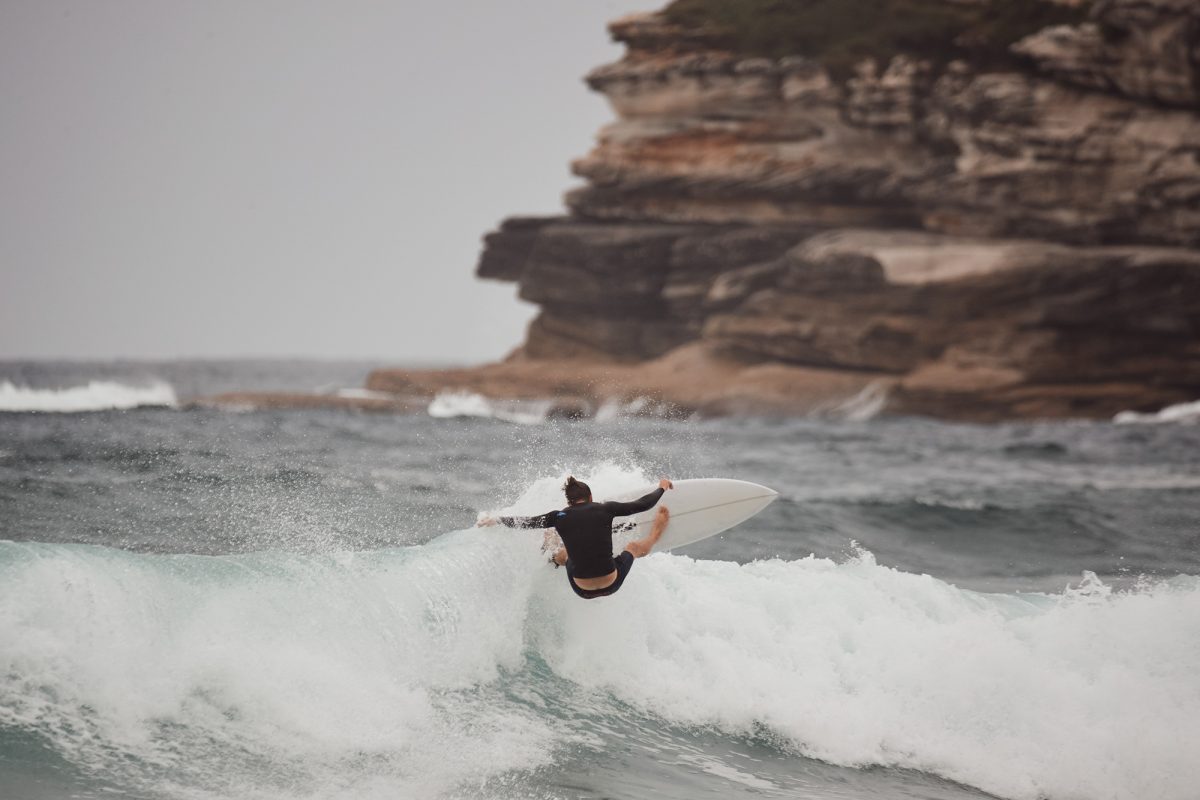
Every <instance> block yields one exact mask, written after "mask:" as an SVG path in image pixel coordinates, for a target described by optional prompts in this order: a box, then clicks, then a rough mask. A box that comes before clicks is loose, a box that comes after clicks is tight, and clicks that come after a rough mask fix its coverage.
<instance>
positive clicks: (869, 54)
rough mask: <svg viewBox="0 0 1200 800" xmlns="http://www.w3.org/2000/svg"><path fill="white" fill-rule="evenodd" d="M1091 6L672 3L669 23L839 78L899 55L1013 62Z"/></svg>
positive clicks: (869, 0) (765, 0)
mask: <svg viewBox="0 0 1200 800" xmlns="http://www.w3.org/2000/svg"><path fill="white" fill-rule="evenodd" d="M1087 5H1088V4H1087V3H1086V2H1081V3H1077V4H1075V5H1074V6H1066V5H1062V4H1058V3H1053V2H1048V0H958V1H957V2H955V0H674V2H672V3H671V4H670V5H669V6H667V8H666V9H665V11H664V13H665V15H666V17H667V19H669V20H670V21H671V22H674V23H675V24H677V25H681V26H683V27H685V28H687V29H689V30H692V31H697V32H703V35H704V38H705V39H706V40H707V41H708V42H709V43H711V44H712V45H714V46H717V47H721V48H724V49H728V50H733V51H735V52H737V53H740V54H743V55H747V56H766V57H769V58H778V57H781V56H785V55H804V56H809V57H811V58H815V59H818V60H819V61H821V62H823V63H824V64H825V65H826V67H828V69H829V70H830V72H831V73H833V74H834V75H836V76H841V77H845V76H847V75H849V74H850V72H851V70H852V69H853V67H854V65H855V64H856V63H857V62H859V61H861V60H863V59H866V58H874V59H876V60H878V61H880V62H881V63H886V62H887V61H889V60H891V58H892V56H894V55H897V54H898V53H912V54H914V55H917V56H920V57H923V58H928V59H931V60H933V61H937V62H945V61H949V60H952V59H956V58H963V59H967V60H969V61H972V62H974V63H976V64H978V65H980V66H986V67H1003V66H1009V65H1012V64H1013V63H1015V57H1014V56H1013V55H1012V54H1011V53H1010V52H1009V49H1008V48H1009V45H1011V44H1012V43H1013V42H1016V41H1018V40H1019V39H1021V38H1023V37H1025V36H1027V35H1028V34H1031V33H1034V32H1035V31H1038V30H1041V29H1042V28H1044V27H1047V26H1050V25H1061V24H1068V23H1078V22H1081V21H1082V20H1083V19H1084V18H1085V17H1086V16H1087Z"/></svg>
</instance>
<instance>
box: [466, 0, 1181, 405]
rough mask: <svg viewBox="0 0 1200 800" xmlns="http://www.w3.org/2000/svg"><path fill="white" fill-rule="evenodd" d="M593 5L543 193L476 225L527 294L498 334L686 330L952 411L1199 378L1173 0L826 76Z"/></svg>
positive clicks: (621, 338)
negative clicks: (595, 109)
mask: <svg viewBox="0 0 1200 800" xmlns="http://www.w3.org/2000/svg"><path fill="white" fill-rule="evenodd" d="M611 29H612V32H613V35H614V36H615V37H616V38H617V39H619V40H621V41H623V42H624V43H625V44H626V45H627V54H626V55H625V57H624V58H623V59H622V60H621V61H619V62H617V63H615V64H611V65H608V66H604V67H600V68H599V69H597V70H595V71H594V72H592V73H591V74H590V75H589V76H588V78H587V82H588V84H589V85H590V86H591V87H592V88H593V89H595V90H597V91H599V92H602V93H603V94H604V95H605V96H606V97H607V98H608V99H609V101H610V102H611V104H612V107H613V109H614V111H615V112H616V115H617V119H616V121H615V122H613V123H612V124H611V125H609V126H608V127H606V128H605V129H604V130H602V131H601V132H600V135H599V137H598V142H597V144H596V147H595V148H594V149H593V150H592V152H591V153H589V154H588V155H586V156H585V157H583V158H581V159H579V160H578V161H577V162H576V163H575V164H574V170H575V172H576V173H577V174H578V175H579V176H581V177H582V178H584V179H585V180H586V182H587V183H586V185H585V186H584V187H583V188H581V189H578V190H576V191H574V192H572V193H570V194H569V196H568V198H567V206H568V209H569V214H568V215H566V216H564V217H560V218H553V219H514V220H510V221H508V222H506V223H505V224H504V225H503V226H501V228H500V230H499V231H498V232H496V233H493V234H491V235H489V236H488V237H487V240H486V248H485V251H484V254H483V257H482V259H481V262H480V266H479V274H480V275H481V276H482V277H488V278H498V279H502V280H513V281H517V282H518V283H519V284H520V294H521V296H522V297H523V298H525V299H527V300H529V301H531V302H534V303H537V304H539V305H541V307H542V311H541V313H540V315H539V316H538V318H537V319H536V320H535V322H534V323H533V324H532V325H531V327H530V330H529V335H528V339H527V341H526V343H525V344H524V346H523V347H522V348H521V349H520V351H519V352H518V353H517V354H516V356H515V358H516V359H518V360H526V361H529V360H533V361H536V360H538V359H546V358H572V357H580V356H582V357H585V358H587V359H588V360H590V361H592V362H601V361H611V362H641V361H645V360H647V359H654V358H658V357H663V356H664V355H667V354H669V353H671V352H673V351H674V350H675V349H676V348H679V347H681V346H683V345H687V346H688V347H689V348H696V347H700V348H703V349H705V350H706V351H707V352H709V353H710V354H713V355H714V356H715V357H719V358H724V359H733V360H734V361H735V362H736V363H741V364H744V365H760V366H761V365H770V364H778V365H786V366H788V367H796V368H804V369H815V370H821V371H834V372H837V371H842V372H846V373H853V374H855V375H859V376H862V377H864V378H877V379H878V380H879V381H881V384H880V385H886V386H887V387H889V389H890V394H889V399H888V409H889V410H891V411H895V412H902V413H925V414H935V415H942V416H953V417H962V418H976V419H998V418H1004V417H1009V416H1064V415H1087V416H1095V415H1099V416H1103V415H1110V414H1113V413H1115V412H1117V411H1119V410H1122V409H1125V408H1141V409H1145V408H1155V407H1160V406H1163V405H1167V404H1170V403H1173V402H1179V401H1182V400H1190V399H1193V398H1195V397H1197V396H1200V252H1198V251H1197V248H1198V247H1200V114H1198V113H1197V112H1198V110H1200V3H1196V2H1194V0H1099V1H1098V2H1096V3H1094V4H1093V6H1092V9H1091V13H1090V17H1089V20H1088V21H1087V22H1085V23H1084V24H1082V25H1078V26H1060V27H1054V28H1049V29H1045V30H1042V31H1040V32H1038V33H1035V34H1034V35H1032V36H1029V37H1027V38H1025V39H1024V40H1022V41H1019V42H1017V43H1016V44H1015V45H1014V46H1013V48H1012V50H1013V52H1015V53H1016V54H1018V55H1019V56H1021V57H1023V58H1024V59H1027V63H1028V67H1027V68H1026V69H1025V70H1018V71H1007V72H977V71H974V70H973V69H972V68H970V67H968V66H967V65H966V64H964V63H961V62H955V63H950V64H941V65H938V64H934V63H931V62H928V61H924V60H922V59H921V57H920V54H911V55H901V56H897V57H895V58H894V59H892V60H891V61H890V63H888V64H885V65H875V64H872V63H870V62H864V63H863V64H861V65H860V66H859V68H858V69H857V71H856V74H855V75H854V76H853V77H851V78H850V79H849V80H846V81H837V80H835V79H833V78H832V77H831V76H830V74H829V73H828V71H827V70H826V69H825V68H824V67H823V66H822V65H821V64H819V63H816V62H814V61H812V60H809V59H806V58H804V57H803V55H802V54H801V55H797V56H793V57H786V58H782V59H764V58H744V57H739V56H738V55H735V54H733V53H731V52H724V51H718V50H713V49H711V48H709V47H708V46H707V45H706V44H705V41H706V40H705V39H704V37H700V36H696V35H695V33H694V32H692V31H688V30H683V29H681V28H678V27H676V26H673V25H672V24H670V23H668V22H667V21H666V20H665V18H664V17H663V16H661V15H642V16H637V17H632V18H627V19H625V20H621V21H618V22H616V23H614V24H613V25H612V26H611ZM668 360H669V356H668ZM856 385H858V386H861V382H860V383H859V384H856ZM776 399H778V398H776ZM778 405H779V404H778V403H776V404H775V405H774V406H773V408H777V407H778Z"/></svg>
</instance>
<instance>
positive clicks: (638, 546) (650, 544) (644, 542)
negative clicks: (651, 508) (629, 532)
mask: <svg viewBox="0 0 1200 800" xmlns="http://www.w3.org/2000/svg"><path fill="white" fill-rule="evenodd" d="M670 521H671V512H670V511H668V510H667V507H666V506H659V507H658V513H657V514H655V515H654V524H653V525H651V526H650V533H648V534H647V535H646V538H644V539H638V540H637V541H634V542H630V543H629V544H627V545H626V546H625V549H626V550H628V551H629V552H630V553H632V554H633V557H634V558H642V557H643V556H647V555H649V554H650V551H651V550H652V549H653V548H654V545H656V544H658V540H659V539H661V538H662V535H663V531H665V530H666V529H667V523H668V522H670Z"/></svg>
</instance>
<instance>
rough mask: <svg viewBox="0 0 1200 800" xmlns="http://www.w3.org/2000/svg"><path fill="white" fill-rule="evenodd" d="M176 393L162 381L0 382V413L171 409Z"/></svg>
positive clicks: (175, 401) (174, 403)
mask: <svg viewBox="0 0 1200 800" xmlns="http://www.w3.org/2000/svg"><path fill="white" fill-rule="evenodd" d="M176 403H177V399H176V397H175V390H174V389H172V388H171V385H170V384H168V383H164V382H161V381H158V382H155V383H151V384H149V385H145V386H128V385H126V384H123V383H116V382H113V381H90V382H88V383H87V384H85V385H83V386H72V387H69V388H66V389H34V388H30V387H28V386H17V385H15V384H13V383H12V382H11V381H0V411H47V412H59V413H74V412H81V411H110V410H121V409H130V408H140V407H143V406H166V407H174V406H175V405H176Z"/></svg>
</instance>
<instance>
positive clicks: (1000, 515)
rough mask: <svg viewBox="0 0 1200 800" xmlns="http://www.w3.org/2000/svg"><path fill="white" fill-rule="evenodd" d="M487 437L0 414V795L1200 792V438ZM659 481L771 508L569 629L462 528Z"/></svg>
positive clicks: (399, 425)
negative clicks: (744, 484)
mask: <svg viewBox="0 0 1200 800" xmlns="http://www.w3.org/2000/svg"><path fill="white" fill-rule="evenodd" d="M178 369H179V371H180V373H177V375H178V374H184V377H187V375H188V373H187V372H186V370H185V368H184V367H179V368H178ZM205 369H207V370H209V371H210V372H212V373H217V374H220V375H221V376H222V377H221V379H222V380H226V379H227V376H228V374H229V373H231V372H233V373H236V370H237V367H236V365H235V366H233V367H221V368H220V369H217V368H216V367H214V366H212V365H207V366H206V367H205ZM288 369H289V371H288V373H287V376H286V377H287V379H288V380H291V381H293V382H297V381H299V380H301V379H307V380H310V382H311V385H312V386H314V387H316V386H328V385H329V384H330V383H331V381H332V379H331V378H329V377H328V376H326V375H324V374H322V373H321V371H320V370H317V369H314V374H312V375H311V376H309V377H307V378H306V377H305V376H306V373H303V371H301V370H299V369H298V368H297V367H295V365H292V366H289V367H288ZM256 370H258V372H261V371H262V368H261V365H259V366H256ZM27 372H28V371H27ZM258 372H256V373H255V374H258ZM177 375H175V376H172V380H173V381H175V380H176V379H177ZM55 377H61V376H55ZM71 377H72V380H66V379H61V380H57V381H56V382H50V381H46V382H44V383H43V388H50V387H53V386H54V385H59V386H64V385H87V384H88V383H89V382H90V381H92V380H107V381H112V382H116V383H121V384H122V385H125V386H147V385H153V384H152V382H151V381H152V379H153V378H154V377H155V376H154V375H150V376H148V378H149V380H146V379H143V378H144V376H142V375H139V376H138V380H133V379H132V378H131V377H130V376H127V375H123V374H98V375H91V374H88V375H74V376H71ZM4 379H5V377H4V375H3V374H2V373H0V380H4ZM195 380H197V381H199V379H195ZM527 410H528V409H521V411H527ZM502 411H503V412H505V413H496V409H494V408H483V407H482V406H481V405H480V404H479V403H478V401H477V400H475V399H472V398H461V397H460V398H449V399H447V398H443V400H442V402H440V403H439V404H436V405H435V406H434V407H432V408H431V409H430V410H429V413H427V414H415V415H407V416H390V415H366V414H346V413H344V412H337V411H303V412H277V411H275V412H269V411H268V412H252V413H240V414H227V413H222V412H220V411H216V410H212V409H189V408H186V406H184V407H180V406H178V405H176V406H175V407H144V408H135V409H128V410H120V409H93V410H88V411H84V412H79V413H71V412H67V411H63V412H62V413H54V414H47V413H42V412H40V411H22V412H0V434H2V440H0V796H2V797H5V798H7V797H14V798H22V800H49V798H61V797H66V796H71V797H78V798H100V797H108V796H114V795H116V796H122V797H131V798H148V799H153V800H158V799H159V798H164V799H165V798H189V799H190V798H196V799H197V800H224V799H225V798H231V799H232V798H239V799H240V798H254V799H261V800H275V799H276V798H280V799H282V798H330V799H331V800H333V799H334V798H339V799H340V798H401V797H412V798H489V799H490V798H495V799H496V800H509V799H512V800H516V799H517V798H544V799H545V800H551V799H558V798H563V799H564V800H565V799H566V798H583V797H586V798H601V797H610V798H645V797H656V798H667V799H669V800H675V799H676V798H677V799H679V800H683V799H684V798H687V799H688V800H690V798H696V797H721V798H752V797H787V798H811V799H813V800H815V799H816V798H822V799H825V798H839V799H840V800H860V799H861V800H865V799H866V798H879V797H883V798H897V799H899V798H926V799H927V800H929V799H933V800H968V799H970V800H983V799H984V798H989V797H992V798H994V797H1000V798H1011V800H1037V799H1039V798H1048V799H1050V800H1135V799H1136V800H1143V799H1144V798H1156V799H1157V798H1162V799H1163V800H1190V798H1193V797H1195V794H1196V787H1197V786H1200V758H1197V756H1198V755H1200V681H1197V679H1196V675H1198V674H1200V578H1197V576H1200V539H1197V531H1198V530H1200V524H1198V523H1200V493H1198V492H1197V491H1196V488H1197V486H1200V463H1198V460H1197V453H1198V452H1200V426H1195V425H1192V424H1189V423H1188V422H1187V421H1186V420H1184V419H1182V418H1180V419H1179V420H1178V421H1176V420H1175V419H1174V417H1175V416H1177V415H1164V417H1162V418H1159V419H1157V420H1156V421H1155V424H1147V425H1136V424H1135V425H1130V424H1116V423H1024V424H1019V425H1000V426H960V425H945V424H940V423H933V422H928V421H921V420H890V421H889V420H869V419H868V420H857V421H856V420H847V421H830V420H753V419H747V420H712V421H702V420H701V421H691V422H680V421H675V420H659V419H654V418H645V417H640V416H632V417H631V416H628V415H626V414H623V413H621V411H620V410H616V411H614V412H613V413H612V414H610V415H605V416H604V417H602V418H601V419H600V420H598V421H594V422H570V421H561V420H550V421H546V420H536V419H530V418H526V417H524V416H521V417H512V418H506V417H508V416H510V415H508V414H507V413H506V412H507V411H508V409H502ZM1167 416H1171V419H1167V418H1166V417H1167ZM664 473H665V474H669V475H672V476H673V477H677V478H683V477H705V476H717V475H721V476H729V477H740V478H744V479H747V480H752V481H755V482H758V483H762V484H765V485H769V486H772V487H773V488H775V489H777V490H779V491H780V493H781V496H780V500H779V501H777V502H776V503H775V504H773V505H772V506H770V507H769V508H768V509H766V510H765V511H764V512H763V513H762V514H760V515H759V516H757V517H755V518H753V519H752V520H750V521H748V522H747V523H745V524H744V525H742V526H740V527H739V528H737V529H735V530H734V531H730V532H728V533H726V534H724V535H722V536H720V537H716V538H714V539H711V540H707V541H706V542H701V543H698V544H696V545H693V546H690V547H688V548H685V549H683V550H682V551H680V552H678V553H675V552H672V553H659V554H653V555H651V556H650V557H648V558H646V559H642V560H639V561H638V562H637V563H636V564H635V566H634V568H633V571H632V573H631V575H630V577H629V579H628V581H626V583H625V585H624V587H623V588H622V590H621V591H620V592H619V593H618V594H616V595H614V596H613V597H609V598H604V599H601V600H596V601H581V600H579V599H578V598H576V597H575V596H574V595H573V594H572V593H571V592H570V590H569V588H568V586H567V584H566V580H565V577H564V575H563V572H562V571H561V570H556V569H554V568H552V567H551V566H549V565H548V564H547V563H546V560H545V555H544V554H543V553H542V549H541V548H542V537H541V535H540V533H538V532H536V531H520V530H508V529H504V528H499V529H497V528H487V529H480V528H474V527H472V523H473V522H474V521H475V520H476V519H477V518H478V517H479V516H480V515H494V514H497V513H515V514H538V513H542V512H545V511H548V510H550V509H553V508H556V507H559V506H560V505H561V502H562V501H561V489H560V487H561V484H562V481H563V479H564V478H565V476H566V475H568V474H574V475H576V476H578V477H580V478H581V479H584V480H586V481H588V482H589V483H590V484H591V485H592V487H593V489H594V491H595V492H596V493H597V495H598V496H601V497H604V496H615V495H620V494H624V493H627V492H630V491H635V490H637V489H640V488H642V487H645V486H646V485H647V484H649V483H651V482H653V481H654V480H655V479H656V478H657V476H658V475H660V474H664ZM668 499H669V498H668Z"/></svg>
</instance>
